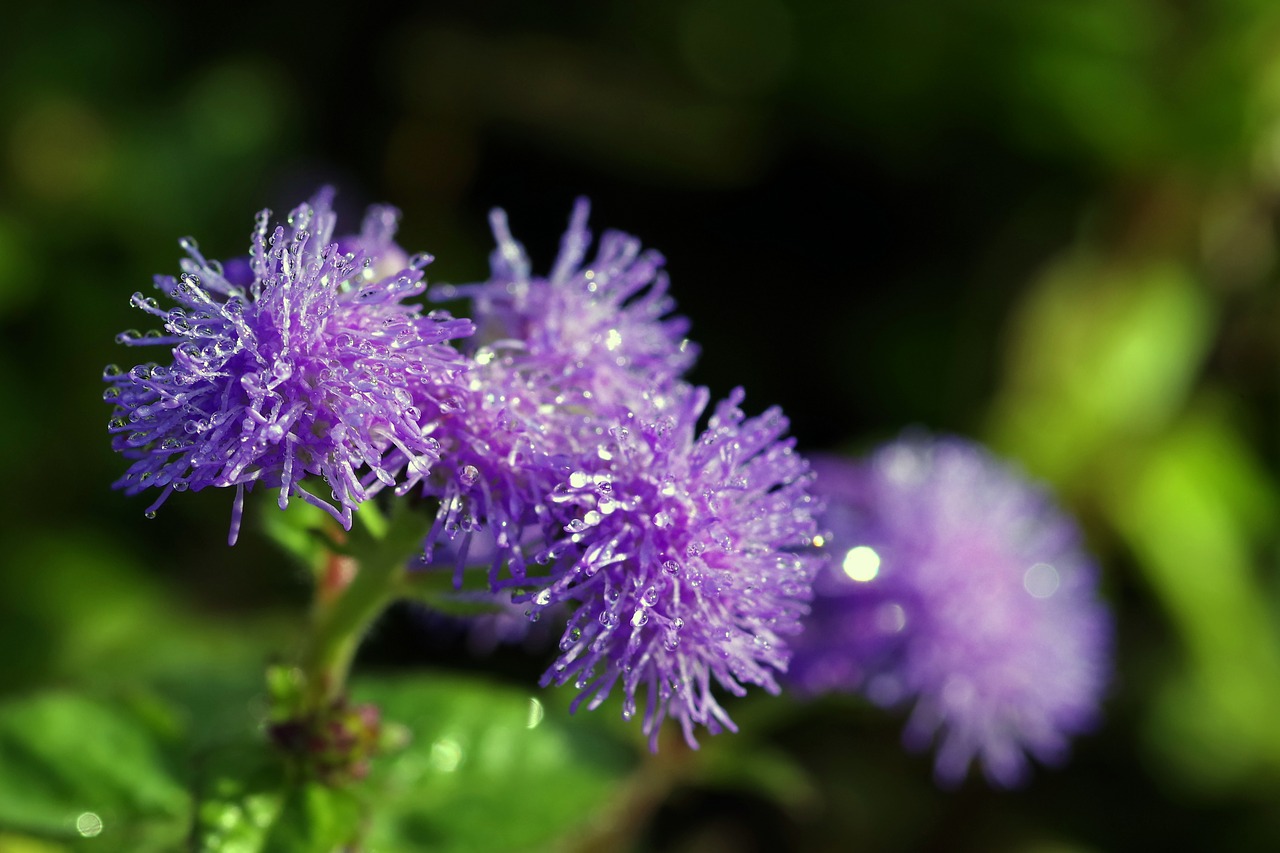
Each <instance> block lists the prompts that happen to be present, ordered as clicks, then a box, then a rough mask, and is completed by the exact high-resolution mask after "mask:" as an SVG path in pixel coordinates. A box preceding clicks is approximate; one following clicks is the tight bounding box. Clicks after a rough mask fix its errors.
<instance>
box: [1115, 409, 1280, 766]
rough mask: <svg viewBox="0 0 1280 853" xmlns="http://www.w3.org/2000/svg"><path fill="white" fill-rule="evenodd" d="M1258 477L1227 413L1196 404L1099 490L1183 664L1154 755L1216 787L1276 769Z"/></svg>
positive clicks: (1275, 653)
mask: <svg viewBox="0 0 1280 853" xmlns="http://www.w3.org/2000/svg"><path fill="white" fill-rule="evenodd" d="M1261 470H1262V467H1261V465H1260V464H1259V462H1258V460H1257V459H1255V458H1254V456H1253V454H1252V452H1251V451H1250V450H1249V448H1248V446H1247V445H1246V444H1245V442H1244V441H1243V439H1242V438H1241V437H1240V435H1239V433H1238V432H1237V430H1236V429H1235V428H1234V426H1233V425H1232V423H1231V422H1230V420H1229V418H1228V417H1227V416H1226V414H1225V413H1224V409H1223V407H1222V406H1213V405H1206V404H1203V403H1202V404H1201V405H1198V406H1197V407H1195V408H1194V409H1193V410H1192V411H1191V412H1189V413H1188V415H1187V416H1185V417H1184V418H1183V419H1182V420H1181V421H1180V422H1179V423H1178V424H1177V425H1176V426H1175V428H1174V429H1173V430H1172V431H1171V432H1170V433H1169V434H1168V435H1166V436H1164V437H1162V438H1161V439H1160V440H1159V441H1157V442H1156V443H1154V444H1153V445H1152V446H1151V447H1149V448H1148V449H1146V450H1145V451H1144V452H1140V453H1134V454H1133V456H1132V457H1131V458H1130V459H1129V460H1128V461H1127V464H1123V465H1120V466H1117V468H1116V469H1115V470H1114V471H1113V473H1112V476H1111V477H1109V478H1107V481H1106V484H1105V487H1104V501H1105V508H1106V511H1107V512H1108V514H1109V516H1110V517H1111V518H1112V519H1113V522H1114V523H1115V525H1116V527H1117V528H1118V529H1119V530H1120V532H1121V533H1122V534H1123V535H1124V537H1125V538H1126V540H1127V541H1128V542H1129V545H1130V547H1131V548H1132V549H1133V551H1134V553H1135V554H1136V555H1137V557H1138V565H1139V566H1140V568H1141V569H1142V571H1143V573H1144V574H1145V576H1146V579H1147V581H1148V583H1149V584H1150V585H1151V588H1152V589H1153V591H1154V592H1155V593H1156V595H1157V596H1158V597H1159V598H1160V601H1161V603H1162V604H1163V605H1164V607H1165V609H1166V610H1167V611H1168V613H1169V615H1170V617H1171V618H1172V619H1173V621H1174V622H1175V624H1176V625H1177V628H1178V635H1179V637H1180V638H1181V640H1182V642H1183V643H1184V644H1185V648H1186V651H1187V653H1188V656H1189V663H1190V668H1189V670H1188V671H1187V672H1186V673H1185V674H1183V675H1181V676H1179V678H1178V680H1177V681H1176V682H1174V683H1173V684H1172V685H1171V686H1170V687H1168V688H1167V689H1166V690H1165V691H1164V693H1163V694H1162V695H1161V697H1160V699H1159V703H1158V705H1157V707H1156V711H1155V713H1156V718H1155V719H1156V726H1155V730H1156V731H1157V732H1158V733H1159V736H1158V737H1157V740H1156V743H1157V746H1158V747H1159V748H1161V749H1162V750H1163V751H1165V752H1166V753H1168V754H1170V755H1171V756H1172V757H1173V758H1174V759H1175V760H1176V761H1177V762H1179V763H1180V764H1181V765H1182V766H1183V767H1184V768H1186V769H1188V770H1189V771H1190V775H1192V776H1199V777H1201V778H1203V779H1205V780H1213V781H1217V782H1223V781H1230V780H1234V779H1236V778H1238V777H1239V776H1240V775H1242V774H1244V773H1246V772H1250V771H1252V770H1253V769H1255V768H1256V767H1257V766H1258V765H1259V763H1270V764H1271V765H1272V766H1273V767H1280V729H1277V728H1276V726H1275V708H1276V706H1277V704H1280V636H1277V632H1276V629H1275V621H1274V614H1273V613H1271V612H1270V611H1269V609H1268V607H1267V600H1268V599H1267V596H1266V595H1265V592H1264V589H1263V586H1262V583H1261V577H1260V576H1259V574H1258V572H1257V571H1256V565H1257V560H1258V556H1259V554H1260V546H1261V544H1262V543H1263V542H1264V541H1266V538H1268V537H1270V536H1271V531H1272V530H1274V528H1275V526H1276V523H1277V521H1280V519H1278V518H1277V506H1278V500H1277V496H1276V493H1275V488H1274V485H1273V484H1272V483H1271V482H1270V481H1268V480H1267V479H1266V478H1265V477H1264V476H1263V475H1262V474H1261V473H1260V472H1261Z"/></svg>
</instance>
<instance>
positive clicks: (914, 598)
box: [790, 437, 1111, 786]
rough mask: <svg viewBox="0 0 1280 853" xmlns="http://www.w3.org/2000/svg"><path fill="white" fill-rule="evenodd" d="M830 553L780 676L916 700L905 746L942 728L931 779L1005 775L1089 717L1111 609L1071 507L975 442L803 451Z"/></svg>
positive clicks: (1054, 756) (888, 700)
mask: <svg viewBox="0 0 1280 853" xmlns="http://www.w3.org/2000/svg"><path fill="white" fill-rule="evenodd" d="M815 469H816V471H817V473H818V479H817V481H816V484H815V486H814V488H815V491H816V492H817V493H818V494H819V495H821V496H823V497H825V499H826V500H827V502H828V508H827V510H826V514H825V516H824V519H823V520H824V522H825V524H826V526H827V527H828V528H829V532H830V536H831V539H830V542H829V545H830V548H831V549H832V551H833V554H834V555H835V559H834V560H833V562H832V564H831V565H830V566H829V568H828V569H826V570H824V571H823V572H822V574H821V575H820V576H819V578H818V579H817V580H816V581H815V584H814V592H815V600H814V604H813V613H812V615H811V616H810V618H809V619H808V621H807V622H806V627H805V632H804V634H803V635H802V636H801V637H800V638H799V640H798V641H797V650H796V656H795V660H794V662H793V667H792V671H791V674H790V680H791V681H792V683H793V684H794V685H795V686H796V687H798V688H801V689H802V690H804V691H806V692H809V693H821V692H826V691H833V690H836V691H842V690H844V691H847V690H861V691H863V692H864V693H865V694H866V695H867V696H868V697H869V698H870V699H871V700H872V701H874V702H877V703H879V704H882V705H893V704H897V703H899V702H906V701H911V700H914V702H915V708H914V711H913V713H912V715H911V719H910V721H909V723H908V726H907V731H906V736H905V739H906V741H907V744H908V746H912V747H915V748H920V747H923V746H925V745H927V744H928V743H929V741H931V740H932V739H933V737H934V735H935V734H936V733H938V732H941V743H940V746H939V749H938V755H937V760H936V764H935V770H936V774H937V777H938V779H939V781H941V782H943V783H948V784H953V783H956V782H958V781H959V780H961V779H962V778H963V777H964V775H965V773H966V771H967V769H968V766H969V763H970V761H971V760H972V759H974V758H978V759H980V760H981V763H982V765H983V769H984V770H985V773H986V775H987V777H988V779H989V780H990V781H991V782H992V783H993V784H996V785H1000V786H1012V785H1016V784H1018V783H1020V782H1021V781H1023V780H1024V779H1025V777H1026V775H1027V772H1028V764H1027V759H1026V753H1029V754H1030V755H1032V756H1034V757H1036V758H1037V759H1039V760H1041V761H1044V762H1046V763H1056V762H1060V761H1061V760H1062V759H1063V758H1064V757H1065V754H1066V751H1067V746H1068V739H1069V738H1070V736H1072V735H1074V734H1077V733H1079V732H1082V731H1085V730H1087V729H1088V728H1090V727H1091V726H1092V725H1093V724H1095V722H1096V721H1097V718H1098V715H1099V701H1100V699H1101V695H1102V692H1103V690H1104V688H1105V686H1106V682H1107V677H1108V673H1109V669H1110V665H1109V653H1110V644H1111V620H1110V617H1109V615H1108V613H1107V611H1106V609H1105V608H1104V607H1103V605H1102V604H1101V603H1100V602H1099V600H1098V596H1097V572H1096V570H1095V568H1094V565H1093V563H1092V562H1091V560H1090V559H1089V557H1088V555H1087V554H1085V553H1084V551H1083V550H1082V549H1081V545H1080V535H1079V532H1078V531H1077V529H1076V527H1075V525H1074V524H1073V523H1072V521H1071V520H1070V519H1069V518H1068V517H1067V516H1065V515H1063V514H1062V513H1061V512H1060V511H1059V510H1058V509H1057V508H1056V507H1055V506H1054V505H1053V503H1052V501H1051V500H1050V497H1049V495H1048V494H1047V493H1046V492H1045V491H1044V490H1042V489H1041V488H1039V487H1037V486H1035V485H1032V484H1029V483H1028V482H1027V481H1026V480H1025V479H1023V478H1022V477H1021V476H1020V475H1019V474H1018V473H1016V472H1015V471H1014V470H1012V469H1011V468H1009V467H1007V466H1006V465H1004V464H1002V463H1001V462H999V461H998V460H996V459H995V458H993V457H992V456H991V455H990V454H989V453H987V452H986V451H985V450H984V449H983V448H981V447H980V446H978V445H976V444H973V443H970V442H967V441H963V440H960V439H956V438H938V439H928V438H921V437H915V438H908V439H904V440H900V441H897V442H894V443H891V444H888V445H886V446H884V447H882V448H881V449H879V450H878V451H877V452H875V453H874V454H873V455H872V456H871V457H870V459H868V460H866V461H864V462H859V463H853V462H847V461H842V460H837V459H830V460H821V461H818V462H815Z"/></svg>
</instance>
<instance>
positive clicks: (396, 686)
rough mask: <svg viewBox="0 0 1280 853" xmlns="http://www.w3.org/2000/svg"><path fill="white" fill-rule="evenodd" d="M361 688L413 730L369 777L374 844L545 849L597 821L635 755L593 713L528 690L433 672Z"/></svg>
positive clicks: (363, 697) (386, 714)
mask: <svg viewBox="0 0 1280 853" xmlns="http://www.w3.org/2000/svg"><path fill="white" fill-rule="evenodd" d="M355 696H356V698H357V699H358V700H359V701H372V702H375V703H377V704H378V705H379V706H381V708H382V711H383V718H384V719H386V720H390V721H395V722H397V723H401V724H403V725H404V726H406V727H407V730H408V732H409V733H410V737H411V740H410V742H409V744H408V746H407V747H406V748H405V749H404V750H403V751H402V752H400V753H398V754H395V755H392V756H387V757H384V758H382V759H380V760H379V761H377V762H375V765H374V769H373V772H372V774H371V775H370V778H369V780H368V781H367V783H366V786H367V791H368V795H369V797H370V800H371V802H373V803H375V804H376V811H375V812H374V815H373V820H374V823H373V827H372V831H371V834H370V837H369V839H368V843H369V846H370V848H372V849H377V850H387V851H416V850H426V849H430V850H439V851H448V850H459V851H463V850H466V851H471V850H511V851H515V850H545V849H547V848H548V847H549V846H554V845H553V842H555V841H556V840H557V839H563V838H565V837H566V836H568V835H569V834H570V833H572V832H575V831H581V830H582V829H583V828H584V827H587V826H589V825H590V824H591V823H592V822H593V821H595V820H597V819H598V818H599V817H600V815H601V812H602V811H603V810H605V809H606V808H607V807H608V806H609V805H610V804H611V803H612V802H613V801H614V799H615V797H616V796H617V795H618V793H619V792H620V791H621V789H622V786H623V783H624V781H625V779H626V777H627V774H628V771H629V770H630V768H631V766H632V764H633V763H634V760H633V753H632V752H631V750H630V749H629V748H628V747H627V746H626V745H625V744H622V743H620V742H619V741H617V740H613V739H611V738H609V737H608V736H607V735H605V734H604V733H603V731H602V729H601V728H600V727H599V726H598V725H596V724H595V721H594V720H593V719H592V718H591V717H590V715H580V716H579V717H578V718H576V719H568V718H567V717H565V716H562V715H560V714H555V713H550V712H549V711H548V709H546V708H544V706H543V704H542V703H541V702H540V701H539V700H538V699H536V698H534V697H533V696H532V695H530V693H528V692H527V691H523V690H517V689H513V688H510V687H504V686H500V685H495V684H492V683H489V682H484V681H478V680H475V679H471V678H464V677H459V676H456V675H449V674H444V673H430V674H423V675H416V676H414V677H412V678H403V679H380V680H367V681H364V682H363V683H361V684H360V685H359V686H358V687H357V689H356V691H355Z"/></svg>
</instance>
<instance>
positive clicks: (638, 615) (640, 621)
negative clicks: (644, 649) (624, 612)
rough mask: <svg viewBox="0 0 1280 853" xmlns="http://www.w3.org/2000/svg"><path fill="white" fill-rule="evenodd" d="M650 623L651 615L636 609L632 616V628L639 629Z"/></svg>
mask: <svg viewBox="0 0 1280 853" xmlns="http://www.w3.org/2000/svg"><path fill="white" fill-rule="evenodd" d="M648 621H649V613H648V611H646V610H641V609H639V608H636V611H635V612H634V613H632V614H631V626H632V627H633V628H639V627H640V626H641V625H644V624H645V623H647V622H648Z"/></svg>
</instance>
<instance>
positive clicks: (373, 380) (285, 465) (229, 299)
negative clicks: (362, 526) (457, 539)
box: [104, 191, 473, 541]
mask: <svg viewBox="0 0 1280 853" xmlns="http://www.w3.org/2000/svg"><path fill="white" fill-rule="evenodd" d="M331 201H332V193H331V192H330V191H322V192H321V193H319V194H318V195H317V196H316V197H315V198H314V199H312V200H311V201H310V202H309V203H306V204H303V205H300V206H299V207H297V208H296V209H294V210H293V211H292V212H291V213H290V214H289V217H288V223H287V226H285V225H278V226H276V227H275V228H274V229H273V228H271V227H270V212H269V211H265V210H264V211H262V212H261V213H259V214H258V219H257V226H256V228H255V229H254V231H253V233H252V236H251V238H250V250H249V256H248V258H247V259H246V258H237V259H235V260H233V261H228V262H227V264H226V265H225V267H224V265H223V264H222V263H220V262H219V261H216V260H211V259H206V258H205V257H204V255H203V254H202V253H201V252H200V249H199V248H198V246H197V245H196V243H195V241H194V240H191V239H189V238H188V239H185V240H182V241H181V246H182V247H183V249H184V250H185V251H186V253H187V257H186V258H184V259H183V260H182V262H181V268H182V274H181V275H180V276H179V277H178V278H176V279H175V278H173V277H171V276H158V277H157V278H156V280H155V286H156V288H157V289H158V290H159V292H160V296H161V297H162V298H163V299H164V300H165V301H167V302H170V303H173V306H172V307H170V306H167V305H164V304H161V301H160V300H158V299H156V298H155V297H149V296H145V295H143V294H142V293H135V294H134V295H133V297H132V300H131V302H132V304H133V305H135V306H136V307H137V308H139V309H141V310H142V311H144V312H146V313H147V314H150V315H151V316H152V317H153V318H155V321H157V322H159V323H160V324H161V326H162V327H163V330H162V331H161V330H153V331H151V332H148V333H147V334H146V335H140V334H138V333H137V332H132V331H130V332H125V333H123V334H121V335H120V336H119V337H118V340H119V342H120V343H123V344H126V345H128V346H155V347H160V348H162V349H164V350H165V351H167V352H166V354H168V355H171V356H172V360H171V361H170V362H169V363H167V364H160V363H157V362H149V363H145V364H141V365H138V366H136V367H134V368H132V369H130V370H127V371H122V370H120V369H119V368H117V367H115V366H114V365H113V366H108V368H107V370H106V373H105V377H104V378H105V379H106V381H107V383H108V388H107V389H106V392H105V395H104V396H105V397H106V399H107V400H108V401H109V402H111V403H113V404H114V405H115V407H116V408H115V412H114V416H113V417H112V420H111V423H110V425H109V430H110V432H111V433H112V435H113V439H112V446H113V447H114V448H115V449H116V450H118V451H120V452H121V454H123V455H124V456H125V457H126V458H127V459H130V460H132V464H131V465H130V466H129V468H128V470H127V472H126V473H125V475H124V476H123V477H121V478H120V479H119V480H118V481H117V482H116V484H115V486H116V487H117V488H121V489H123V490H124V491H125V492H126V493H128V494H135V493H138V492H141V491H143V490H146V489H149V488H157V489H159V490H160V495H159V497H158V498H157V499H156V501H155V502H154V503H153V504H152V505H151V507H150V508H148V510H147V513H148V515H151V514H154V512H155V510H156V508H157V507H159V505H160V504H161V503H163V502H164V501H165V499H166V498H168V497H169V495H170V494H171V493H172V492H174V491H184V490H186V489H192V490H198V489H202V488H205V487H206V486H235V487H236V501H235V509H234V512H233V522H232V532H231V539H232V541H234V540H235V535H236V530H237V527H238V523H239V516H240V511H241V505H242V501H243V495H244V491H245V490H246V489H247V488H252V487H253V486H255V485H257V484H263V485H266V486H270V487H275V488H278V489H279V492H280V497H279V501H280V505H281V506H282V507H283V506H285V505H286V503H287V501H288V500H289V498H290V497H299V498H301V499H303V500H306V501H307V502H309V503H313V504H315V505H317V506H321V507H323V508H325V509H326V510H328V511H329V512H330V513H332V514H333V515H334V516H335V517H336V518H338V519H339V520H340V521H341V522H342V523H343V524H344V525H347V526H349V525H350V521H351V512H352V510H353V509H355V507H356V506H358V505H359V504H360V502H361V501H363V500H364V499H366V498H367V497H368V496H369V495H370V494H372V493H373V492H374V491H377V490H378V489H380V488H382V487H383V486H387V485H392V484H397V483H398V484H400V485H405V484H412V483H415V482H417V481H418V480H420V479H421V478H422V477H423V476H424V475H425V474H426V473H427V472H428V471H429V470H430V468H431V466H432V465H433V464H434V463H435V462H436V461H437V460H438V459H439V442H438V440H437V439H436V438H435V437H434V436H433V435H432V432H433V431H434V423H435V418H436V417H437V416H438V414H439V408H440V401H441V400H442V399H445V398H452V397H453V396H454V391H453V389H454V388H456V387H458V383H459V382H460V381H461V375H462V373H463V362H462V360H461V358H460V357H459V356H458V354H457V353H456V352H455V351H454V350H453V349H452V348H451V347H450V346H449V345H448V341H450V340H451V339H457V338H461V337H465V336H467V335H469V334H471V333H472V331H473V326H472V325H471V323H470V321H467V320H457V319H453V318H452V317H450V316H449V315H447V314H446V313H443V312H432V313H431V314H425V315H424V314H422V313H421V311H420V309H419V308H418V307H417V306H414V305H405V304H403V300H404V299H405V298H406V297H411V296H416V295H418V294H420V293H422V292H423V291H424V290H425V288H426V285H425V283H424V282H423V273H422V270H423V268H424V267H425V266H426V265H427V264H428V263H429V262H430V260H431V259H430V256H428V255H415V256H413V257H406V256H405V255H404V253H403V252H402V251H401V250H400V249H399V247H397V246H396V245H395V243H394V241H393V237H394V234H395V228H396V223H397V220H398V214H397V213H396V211H395V210H394V209H392V208H389V207H375V208H373V209H371V210H370V211H369V213H368V215H367V216H366V218H365V222H364V226H363V228H362V230H361V231H360V233H359V234H357V235H355V236H353V237H349V238H345V239H343V240H342V241H341V242H339V241H335V240H334V239H333V234H334V226H335V222H336V216H335V214H334V212H333V210H332V206H331ZM313 475H314V476H318V477H319V478H321V479H322V480H323V481H324V483H325V486H324V488H325V489H326V490H327V491H328V492H329V494H328V495H327V496H323V495H317V494H314V493H313V492H312V491H309V490H308V488H307V487H306V486H304V484H303V481H304V478H306V477H308V476H313Z"/></svg>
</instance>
